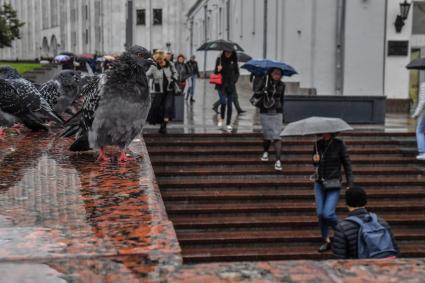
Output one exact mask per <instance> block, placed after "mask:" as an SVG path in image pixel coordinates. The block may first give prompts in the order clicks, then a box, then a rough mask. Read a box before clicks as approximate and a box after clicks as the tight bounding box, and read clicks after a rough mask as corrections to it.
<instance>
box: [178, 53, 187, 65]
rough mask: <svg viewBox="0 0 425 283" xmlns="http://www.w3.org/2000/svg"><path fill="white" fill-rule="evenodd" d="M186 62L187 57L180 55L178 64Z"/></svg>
mask: <svg viewBox="0 0 425 283" xmlns="http://www.w3.org/2000/svg"><path fill="white" fill-rule="evenodd" d="M185 60H186V57H184V55H183V54H180V55H179V56H178V57H177V62H178V63H181V64H183V63H184V61H185Z"/></svg>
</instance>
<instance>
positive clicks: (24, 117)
mask: <svg viewBox="0 0 425 283" xmlns="http://www.w3.org/2000/svg"><path fill="white" fill-rule="evenodd" d="M0 110H1V111H2V112H5V113H7V114H9V115H11V116H13V117H15V118H17V120H19V121H20V122H22V123H23V124H24V125H25V126H27V127H28V128H29V129H31V130H33V131H47V128H46V127H45V126H44V125H43V119H49V120H52V121H55V122H57V123H58V124H60V125H63V120H62V118H61V117H59V116H58V115H57V114H56V113H54V111H53V110H52V108H51V107H50V105H49V104H48V103H47V101H46V100H44V99H43V98H42V97H41V94H40V92H39V91H38V90H37V88H36V87H35V86H34V85H33V84H32V83H31V82H29V81H27V80H25V79H24V78H22V77H21V76H20V75H19V74H18V72H17V71H16V70H15V69H13V68H11V67H8V66H6V67H1V68H0Z"/></svg>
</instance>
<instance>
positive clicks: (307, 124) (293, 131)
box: [280, 117, 353, 137]
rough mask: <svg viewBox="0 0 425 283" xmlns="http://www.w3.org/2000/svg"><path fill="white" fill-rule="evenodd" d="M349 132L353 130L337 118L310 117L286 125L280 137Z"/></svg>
mask: <svg viewBox="0 0 425 283" xmlns="http://www.w3.org/2000/svg"><path fill="white" fill-rule="evenodd" d="M351 130H353V128H352V127H350V125H348V124H347V123H346V122H345V121H344V120H342V119H339V118H327V117H310V118H307V119H303V120H300V121H297V122H293V123H290V124H288V125H287V126H286V127H285V129H284V130H283V132H282V133H281V134H280V136H282V137H291V136H309V135H319V134H326V133H339V132H344V131H351Z"/></svg>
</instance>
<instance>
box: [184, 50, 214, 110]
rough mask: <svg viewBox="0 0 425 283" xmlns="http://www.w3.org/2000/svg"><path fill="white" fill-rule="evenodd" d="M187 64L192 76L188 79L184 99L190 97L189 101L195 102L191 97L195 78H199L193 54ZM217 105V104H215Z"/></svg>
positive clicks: (193, 91)
mask: <svg viewBox="0 0 425 283" xmlns="http://www.w3.org/2000/svg"><path fill="white" fill-rule="evenodd" d="M189 66H190V68H191V70H192V76H191V77H190V79H189V89H188V90H187V95H186V100H188V99H189V98H190V102H192V103H193V102H195V100H194V99H193V97H194V96H195V87H196V79H197V78H200V77H201V75H200V74H199V66H198V62H197V61H196V57H195V56H194V55H192V56H190V60H189ZM217 107H218V106H217Z"/></svg>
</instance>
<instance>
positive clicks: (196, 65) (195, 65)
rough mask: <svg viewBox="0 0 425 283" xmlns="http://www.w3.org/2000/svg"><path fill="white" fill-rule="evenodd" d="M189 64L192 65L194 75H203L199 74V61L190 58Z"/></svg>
mask: <svg viewBox="0 0 425 283" xmlns="http://www.w3.org/2000/svg"><path fill="white" fill-rule="evenodd" d="M188 64H189V65H190V67H191V69H192V76H197V77H198V78H200V77H201V75H200V74H199V66H198V62H196V61H193V60H190V61H189V62H188Z"/></svg>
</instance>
